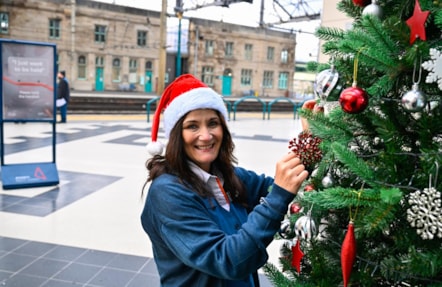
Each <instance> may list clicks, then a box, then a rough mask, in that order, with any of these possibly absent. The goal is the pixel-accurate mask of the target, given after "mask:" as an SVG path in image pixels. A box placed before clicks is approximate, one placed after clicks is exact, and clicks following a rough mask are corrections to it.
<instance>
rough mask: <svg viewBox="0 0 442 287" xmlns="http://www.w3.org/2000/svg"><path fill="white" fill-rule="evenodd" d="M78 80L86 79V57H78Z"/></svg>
mask: <svg viewBox="0 0 442 287" xmlns="http://www.w3.org/2000/svg"><path fill="white" fill-rule="evenodd" d="M77 65H78V67H77V70H78V79H86V56H83V55H80V56H78V63H77Z"/></svg>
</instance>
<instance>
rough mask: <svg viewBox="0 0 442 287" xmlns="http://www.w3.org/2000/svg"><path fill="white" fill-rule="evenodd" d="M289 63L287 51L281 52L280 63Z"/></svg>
mask: <svg viewBox="0 0 442 287" xmlns="http://www.w3.org/2000/svg"><path fill="white" fill-rule="evenodd" d="M288 61H289V51H287V50H285V49H284V50H282V51H281V63H283V64H286V63H288Z"/></svg>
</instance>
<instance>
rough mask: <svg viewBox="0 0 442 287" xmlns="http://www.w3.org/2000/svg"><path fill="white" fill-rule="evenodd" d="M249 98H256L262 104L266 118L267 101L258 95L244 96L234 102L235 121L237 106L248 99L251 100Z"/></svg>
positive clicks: (263, 116) (263, 115)
mask: <svg viewBox="0 0 442 287" xmlns="http://www.w3.org/2000/svg"><path fill="white" fill-rule="evenodd" d="M249 99H253V100H256V101H258V102H260V103H261V104H262V119H263V120H265V118H266V103H265V102H264V101H263V100H261V99H260V98H258V97H255V96H245V97H242V98H241V99H239V100H237V101H235V102H234V103H233V120H234V121H235V120H236V108H237V107H238V105H239V104H241V103H242V102H244V101H246V100H249Z"/></svg>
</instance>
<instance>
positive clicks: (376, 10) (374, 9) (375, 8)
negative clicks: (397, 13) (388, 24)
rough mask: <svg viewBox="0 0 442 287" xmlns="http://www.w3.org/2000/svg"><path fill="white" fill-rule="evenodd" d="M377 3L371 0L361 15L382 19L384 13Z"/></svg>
mask: <svg viewBox="0 0 442 287" xmlns="http://www.w3.org/2000/svg"><path fill="white" fill-rule="evenodd" d="M377 2H378V1H375V0H373V1H372V2H371V4H370V5H367V6H365V8H364V10H362V15H373V16H376V17H378V18H379V19H382V17H383V16H384V11H382V8H381V7H380V6H379V5H378V4H377Z"/></svg>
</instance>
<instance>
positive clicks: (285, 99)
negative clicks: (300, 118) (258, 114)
mask: <svg viewBox="0 0 442 287" xmlns="http://www.w3.org/2000/svg"><path fill="white" fill-rule="evenodd" d="M279 101H287V102H289V103H291V104H292V105H293V119H296V114H297V111H298V108H299V107H301V106H302V102H295V101H293V100H292V99H290V98H285V97H284V98H283V97H280V98H276V99H274V100H272V101H271V102H269V103H268V104H267V119H268V120H269V119H270V113H271V112H272V106H273V104H274V103H277V102H279Z"/></svg>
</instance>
